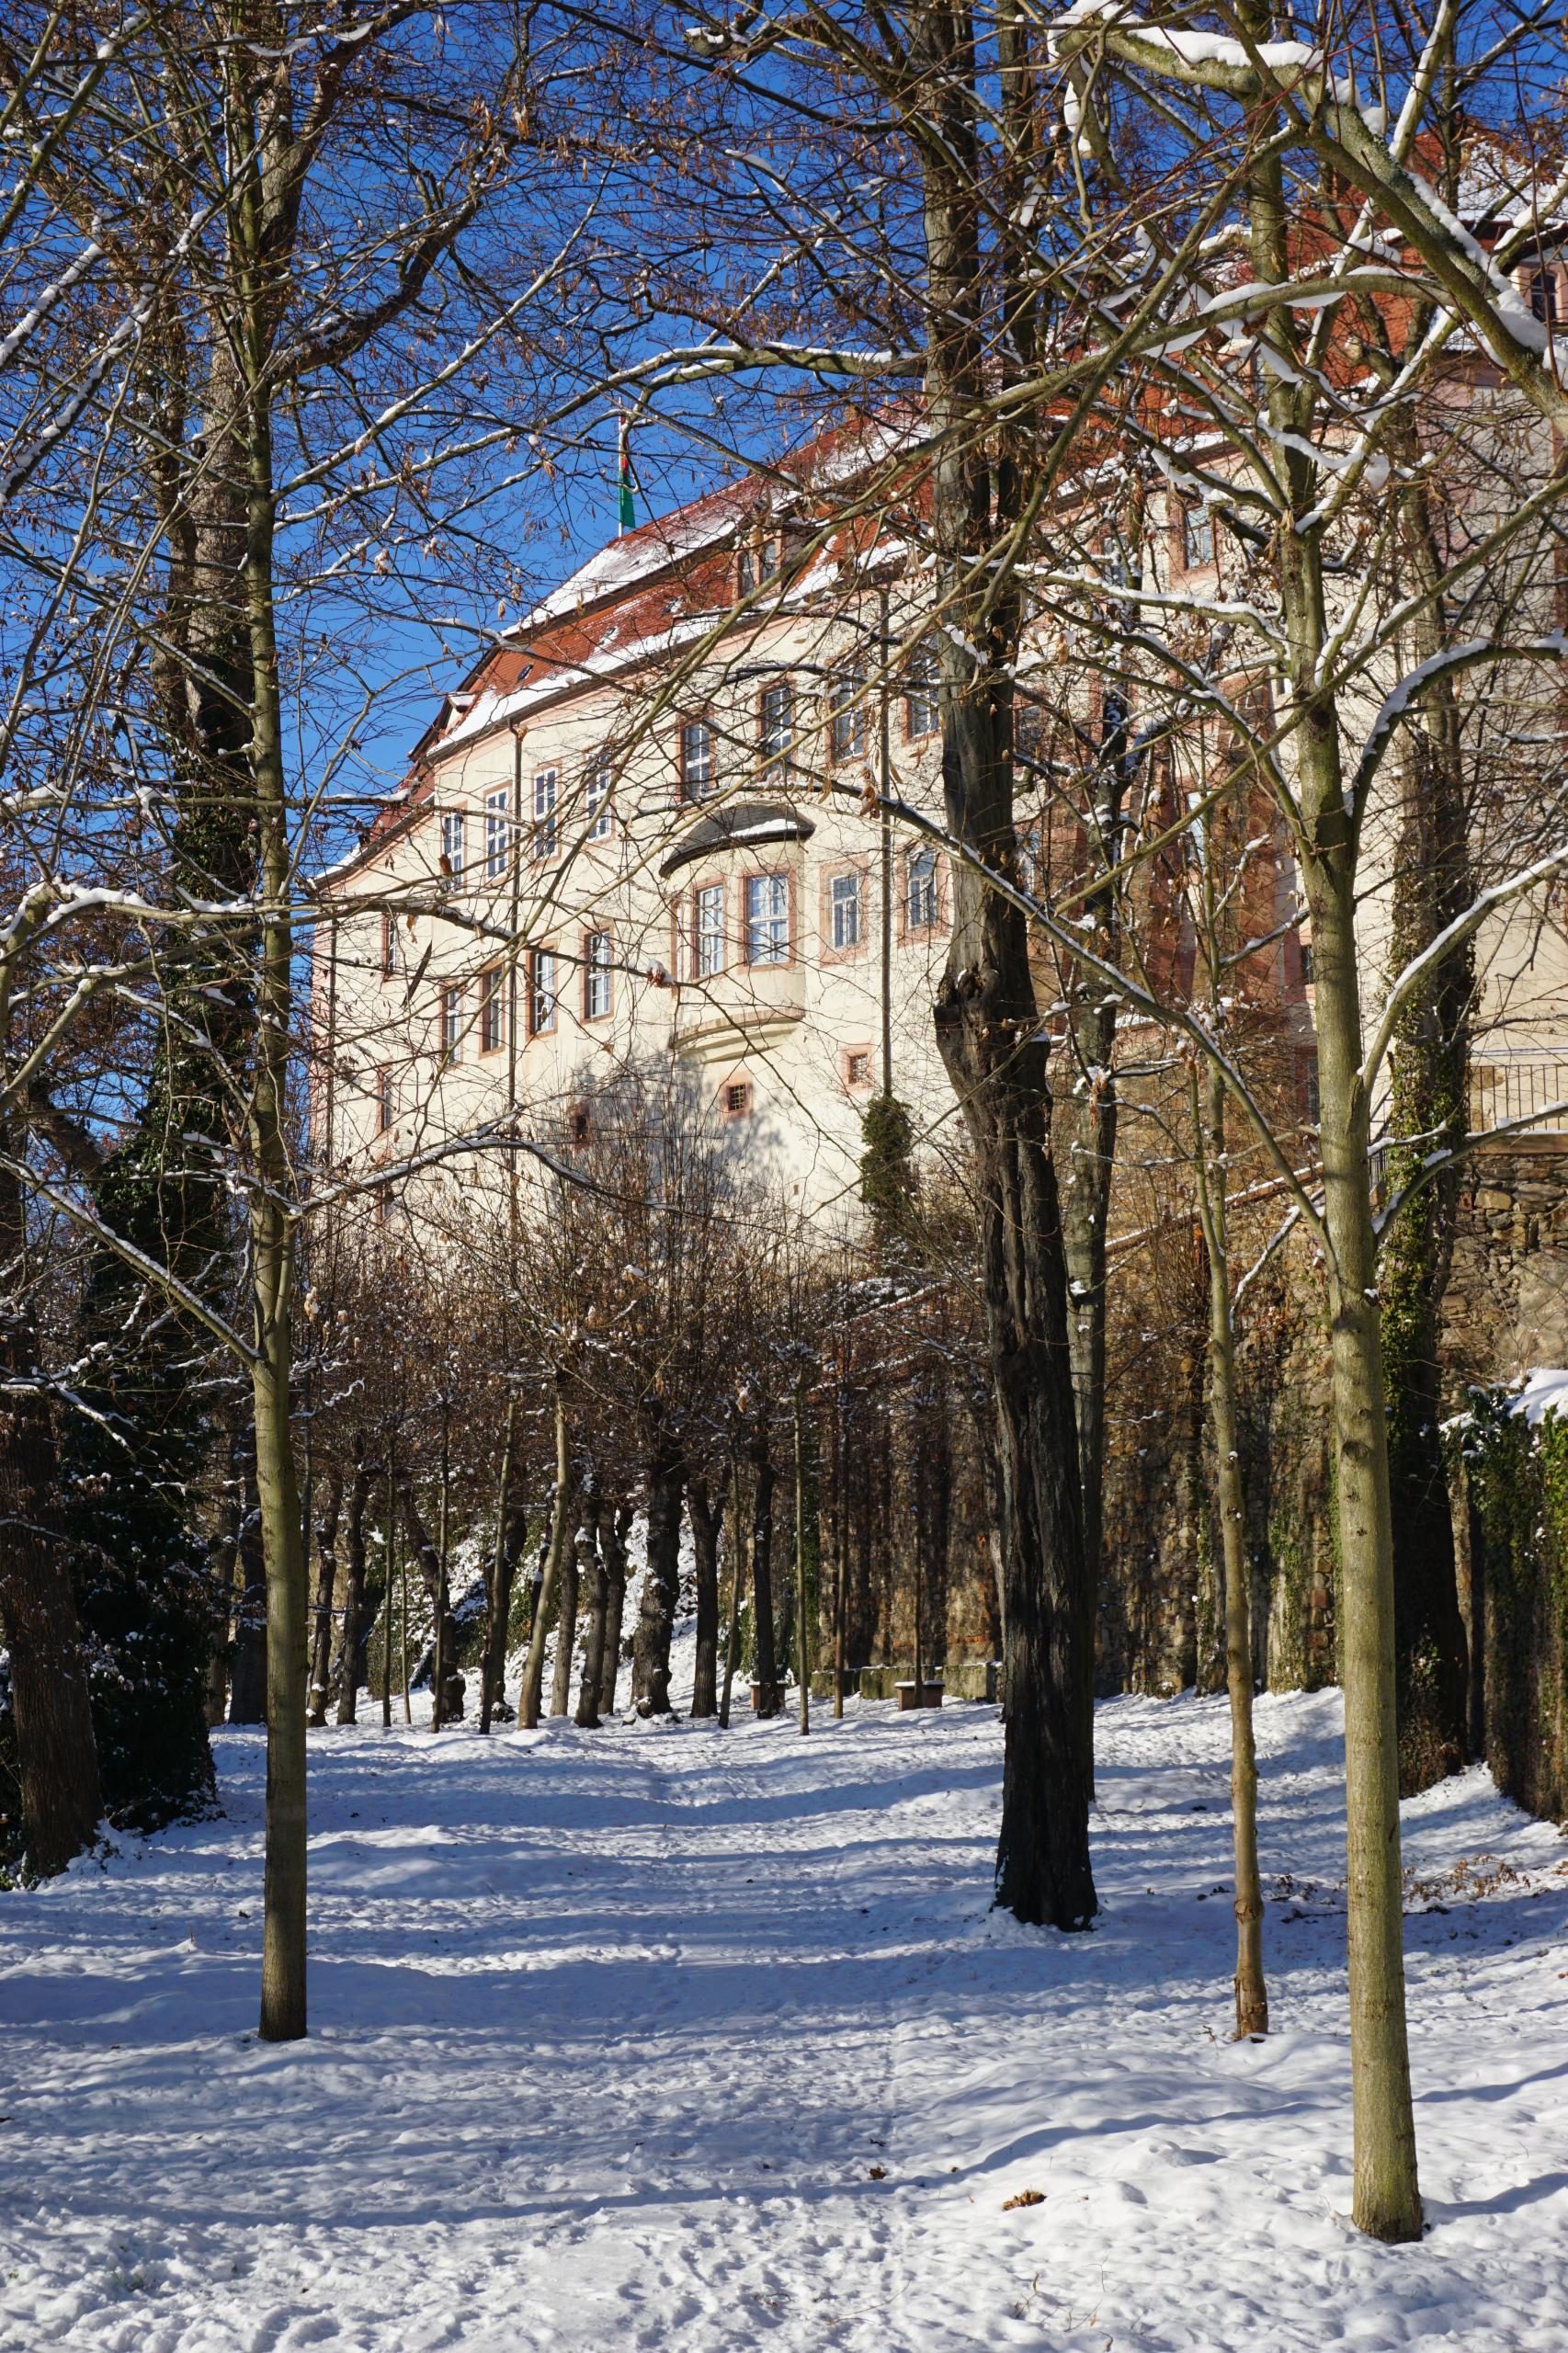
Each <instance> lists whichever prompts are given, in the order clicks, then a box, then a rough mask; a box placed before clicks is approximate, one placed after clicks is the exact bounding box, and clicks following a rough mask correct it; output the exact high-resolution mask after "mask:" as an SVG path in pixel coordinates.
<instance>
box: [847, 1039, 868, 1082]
mask: <svg viewBox="0 0 1568 2353" xmlns="http://www.w3.org/2000/svg"><path fill="white" fill-rule="evenodd" d="M844 1084H845V1085H846V1086H869V1085H870V1084H871V1050H870V1048H869V1046H852V1047H851V1048H850V1050H849V1051H848V1052H847V1053H846V1055H845V1057H844Z"/></svg>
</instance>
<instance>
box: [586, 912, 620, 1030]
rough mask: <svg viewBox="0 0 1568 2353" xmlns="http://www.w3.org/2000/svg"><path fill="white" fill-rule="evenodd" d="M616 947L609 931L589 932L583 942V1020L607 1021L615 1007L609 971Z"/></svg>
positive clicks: (611, 975) (612, 979) (612, 984)
mask: <svg viewBox="0 0 1568 2353" xmlns="http://www.w3.org/2000/svg"><path fill="white" fill-rule="evenodd" d="M612 949H613V943H612V941H611V939H610V936H609V934H608V931H590V932H589V934H588V936H587V938H585V940H584V942H583V1017H584V1019H585V1020H587V1021H608V1018H609V1015H610V1008H611V1005H612V1003H613V992H614V974H613V973H612V972H611V970H610V956H611V953H612Z"/></svg>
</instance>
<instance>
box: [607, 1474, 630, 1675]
mask: <svg viewBox="0 0 1568 2353" xmlns="http://www.w3.org/2000/svg"><path fill="white" fill-rule="evenodd" d="M630 1532H631V1505H630V1504H626V1503H621V1504H614V1503H611V1502H610V1500H609V1498H608V1496H607V1497H605V1499H604V1500H603V1501H602V1502H601V1503H600V1505H599V1558H600V1559H601V1560H602V1561H603V1563H604V1564H605V1588H606V1598H605V1648H604V1674H603V1678H602V1680H601V1682H600V1684H599V1713H600V1715H601V1716H613V1715H614V1713H615V1688H616V1685H617V1684H618V1683H619V1680H620V1633H621V1625H622V1622H623V1620H624V1619H625V1615H626V1539H627V1537H628V1535H629V1534H630Z"/></svg>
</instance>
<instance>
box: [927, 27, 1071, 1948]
mask: <svg viewBox="0 0 1568 2353" xmlns="http://www.w3.org/2000/svg"><path fill="white" fill-rule="evenodd" d="M921 28H922V34H923V38H924V40H925V42H926V44H928V54H927V56H926V59H925V60H924V61H922V62H923V63H925V64H926V66H927V68H928V70H929V72H930V74H931V76H932V86H933V89H934V91H935V92H936V94H937V95H936V97H935V98H934V100H933V118H934V119H933V123H932V134H933V135H932V136H931V137H929V138H928V139H927V141H926V143H925V146H924V148H923V151H922V167H923V175H924V178H923V191H922V193H923V209H924V218H925V231H926V301H927V333H926V430H927V433H928V436H929V438H930V440H931V442H932V445H933V447H934V449H935V455H934V458H933V460H932V466H931V525H930V529H931V540H932V545H933V550H934V553H935V557H936V563H937V591H938V594H939V596H940V597H941V598H942V600H943V607H944V612H945V616H946V626H945V627H944V628H943V630H942V631H940V633H939V635H938V637H937V658H938V665H939V678H940V705H941V728H942V782H943V797H944V802H945V808H946V815H947V824H948V830H949V834H951V835H952V836H953V837H954V838H955V839H956V840H957V841H959V842H960V843H961V844H963V845H964V846H965V847H966V848H967V849H968V850H969V851H970V853H971V856H972V858H973V859H974V860H975V861H976V862H975V863H973V864H971V862H970V861H969V859H967V858H965V859H956V860H955V861H954V864H953V871H952V890H953V928H952V936H951V940H950V943H949V954H948V962H947V969H946V972H945V974H944V976H943V981H942V985H941V990H940V993H939V995H938V997H937V1007H936V1027H937V1045H938V1047H939V1049H940V1051H941V1055H942V1060H943V1063H944V1064H945V1066H946V1068H947V1072H948V1075H949V1080H950V1081H951V1083H952V1086H953V1088H954V1092H955V1093H956V1095H957V1097H958V1099H959V1101H960V1105H961V1106H962V1108H963V1112H964V1117H965V1121H966V1124H967V1125H968V1128H969V1131H970V1134H971V1139H972V1142H973V1144H974V1151H975V1162H976V1180H977V1184H978V1188H979V1197H980V1211H981V1229H982V1257H983V1290H984V1300H985V1318H986V1336H987V1344H988V1349H989V1355H990V1361H991V1374H992V1383H993V1387H994V1392H995V1396H996V1407H997V1424H998V1435H999V1441H1000V1446H1001V1453H1002V1473H1003V1490H1004V1498H1005V1518H1004V1523H1003V1546H1004V1560H1005V1576H1006V1683H1007V1721H1006V1745H1005V1755H1004V1765H1003V1783H1002V1826H1001V1836H1000V1839H999V1842H998V1847H997V1856H996V1899H997V1902H998V1903H999V1904H1005V1905H1006V1906H1007V1908H1008V1909H1009V1910H1011V1911H1013V1912H1014V1913H1016V1914H1017V1916H1018V1918H1019V1919H1021V1920H1028V1921H1040V1922H1049V1923H1050V1924H1051V1926H1053V1927H1059V1928H1081V1927H1085V1926H1086V1925H1087V1923H1088V1922H1089V1921H1090V1920H1091V1919H1092V1918H1093V1916H1094V1914H1095V1910H1096V1899H1095V1887H1094V1878H1093V1874H1092V1871H1091V1869H1090V1863H1089V1831H1088V1823H1089V1799H1090V1793H1091V1785H1092V1780H1093V1752H1092V1745H1091V1739H1090V1725H1091V1722H1092V1719H1091V1716H1090V1701H1091V1696H1092V1677H1091V1672H1090V1659H1089V1656H1088V1641H1087V1637H1088V1632H1089V1630H1090V1628H1091V1626H1092V1623H1093V1614H1094V1611H1093V1590H1092V1583H1091V1580H1090V1574H1089V1564H1088V1563H1087V1561H1086V1558H1085V1548H1084V1530H1083V1514H1082V1496H1081V1492H1080V1483H1079V1471H1078V1430H1077V1421H1076V1415H1075V1412H1074V1395H1073V1371H1072V1358H1071V1354H1070V1346H1069V1340H1068V1331H1067V1267H1066V1258H1065V1255H1064V1250H1063V1244H1062V1220H1061V1215H1060V1211H1059V1207H1058V1202H1057V1194H1056V1171H1055V1167H1054V1165H1053V1163H1052V1161H1051V1096H1050V1091H1049V1088H1048V1086H1047V1083H1046V1048H1045V1043H1044V1040H1043V1038H1042V1035H1041V1030H1040V1014H1039V1007H1038V1006H1037V1004H1036V1001H1035V992H1034V983H1033V979H1032V975H1031V972H1030V969H1029V956H1028V930H1027V926H1026V924H1025V920H1024V917H1023V915H1022V914H1021V913H1020V912H1019V911H1018V909H1017V907H1016V906H1015V905H1013V904H1011V903H1010V902H1009V901H1007V900H1005V899H1003V898H1002V897H1000V896H999V895H998V893H997V892H995V891H994V890H993V889H991V888H990V887H989V885H988V883H987V881H986V878H985V868H986V867H988V866H989V867H992V868H994V869H996V870H1000V871H1003V872H1006V873H1008V874H1016V873H1017V835H1016V833H1015V830H1014V823H1013V673H1014V669H1015V667H1016V664H1017V650H1018V643H1019V631H1020V626H1021V608H1020V604H1019V599H1018V592H1017V583H1016V581H1010V580H1008V579H1006V577H1002V578H998V577H997V576H996V575H995V573H994V565H993V563H992V559H991V551H992V549H993V547H994V532H995V530H996V529H1008V528H1010V526H1011V525H1012V523H1013V522H1014V521H1016V519H1017V512H1018V500H1019V497H1020V494H1021V480H1020V475H1019V472H1018V462H1017V450H1016V449H1013V448H1012V447H1011V446H1010V445H1009V446H1005V447H1004V448H1003V449H1001V450H1000V451H999V452H994V449H993V445H992V439H991V437H990V436H989V435H987V434H986V433H985V432H984V431H983V430H981V429H979V426H978V419H979V417H980V415H982V414H983V410H984V407H985V403H986V396H987V385H986V381H985V366H986V363H985V360H984V358H983V343H984V338H983V336H982V335H981V334H980V332H979V330H978V327H977V324H976V316H975V312H976V304H977V302H978V301H979V300H980V299H981V294H982V290H983V286H984V284H985V282H986V272H985V270H984V269H983V266H982V259H981V243H982V240H981V230H980V219H979V196H978V186H977V178H976V165H977V154H978V150H977V143H976V133H975V120H976V113H977V98H976V92H975V88H974V82H975V74H976V61H975V55H974V46H973V34H972V28H971V19H970V17H969V15H968V12H967V10H965V9H962V8H960V7H958V6H949V5H940V6H933V7H932V8H930V9H929V10H928V11H926V12H925V14H924V16H923V17H922V20H921ZM1010 89H1011V85H1010V84H1009V86H1008V89H1006V90H1005V91H1004V97H1008V96H1009V91H1010ZM1017 259H1018V256H1017V254H1016V252H1014V251H1013V249H1012V246H1011V245H1010V244H1009V245H1007V248H1006V251H1005V253H1004V255H1003V260H1004V263H1005V264H1006V269H1009V270H1010V269H1013V268H1014V267H1015V265H1016V264H1017ZM1005 275H1006V270H1005ZM1006 291H1007V295H1008V299H1009V301H1012V302H1013V303H1014V307H1013V308H1012V309H1011V310H1010V313H1009V316H1008V320H1007V329H1008V333H1007V335H1006V336H1005V337H1004V338H1001V339H1002V340H1006V342H1007V343H1008V344H1009V346H1010V347H1011V349H1012V350H1013V351H1014V352H1015V353H1016V355H1017V358H1018V359H1019V360H1020V361H1021V362H1023V363H1024V364H1027V361H1028V334H1029V311H1028V293H1027V273H1026V276H1025V277H1024V278H1017V276H1015V277H1014V278H1012V279H1011V281H1010V282H1009V284H1008V287H1007V290H1006ZM993 500H994V506H993Z"/></svg>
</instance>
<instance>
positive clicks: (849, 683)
mask: <svg viewBox="0 0 1568 2353" xmlns="http://www.w3.org/2000/svg"><path fill="white" fill-rule="evenodd" d="M865 749H866V681H865V679H864V678H863V677H861V676H860V674H859V672H858V671H857V670H846V671H845V672H844V674H843V675H842V676H840V677H837V678H835V680H834V682H833V741H832V751H833V756H834V759H835V761H836V760H858V759H859V758H861V757H862V756H863V755H864V753H865Z"/></svg>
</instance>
